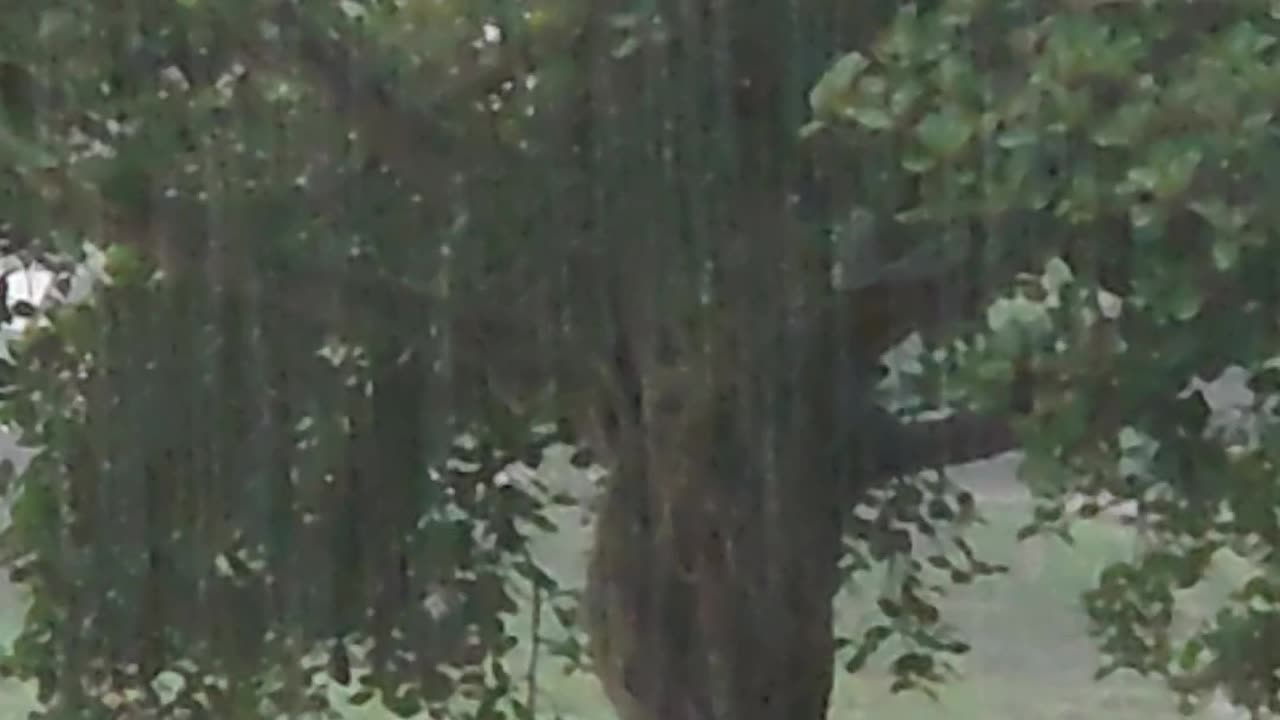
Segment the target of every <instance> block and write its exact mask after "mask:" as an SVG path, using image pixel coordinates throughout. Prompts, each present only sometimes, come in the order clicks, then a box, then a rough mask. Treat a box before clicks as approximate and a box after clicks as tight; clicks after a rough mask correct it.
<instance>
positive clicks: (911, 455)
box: [872, 408, 1018, 478]
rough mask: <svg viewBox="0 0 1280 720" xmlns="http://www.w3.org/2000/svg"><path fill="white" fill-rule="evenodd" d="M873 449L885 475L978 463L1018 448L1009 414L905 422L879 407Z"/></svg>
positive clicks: (961, 414) (970, 414) (959, 414)
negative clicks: (876, 444)
mask: <svg viewBox="0 0 1280 720" xmlns="http://www.w3.org/2000/svg"><path fill="white" fill-rule="evenodd" d="M876 423H877V425H878V427H877V428H876V432H875V434H874V437H876V438H877V439H879V440H880V442H879V445H878V447H876V448H873V450H872V452H873V453H874V455H875V459H876V467H877V469H878V470H879V471H880V473H881V475H882V477H886V478H888V477H896V476H905V475H911V474H913V473H917V472H920V471H922V470H928V469H932V468H941V467H946V466H949V465H960V464H963V463H968V462H975V461H978V460H983V459H986V458H990V457H993V456H995V455H999V454H1001V453H1004V452H1008V451H1010V450H1014V449H1016V448H1017V447H1018V440H1017V437H1016V435H1015V434H1014V432H1013V428H1012V427H1011V425H1010V423H1009V418H1008V417H995V416H990V415H982V414H978V413H973V412H967V411H964V412H956V413H953V414H951V415H949V416H947V417H945V418H942V419H938V420H923V421H913V422H902V421H900V420H898V419H897V418H896V417H894V416H893V415H892V414H891V413H890V412H888V411H887V410H884V409H880V408H878V409H877V417H876Z"/></svg>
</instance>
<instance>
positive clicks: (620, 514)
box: [583, 367, 848, 720]
mask: <svg viewBox="0 0 1280 720" xmlns="http://www.w3.org/2000/svg"><path fill="white" fill-rule="evenodd" d="M807 369H808V370H809V371H811V372H809V373H805V374H807V375H809V376H810V380H809V382H804V383H800V384H799V385H794V386H792V387H793V388H795V389H796V390H797V392H793V393H790V396H791V398H792V399H791V400H790V402H779V403H778V404H777V405H776V406H773V409H774V412H773V413H765V412H764V411H762V409H761V408H760V407H759V406H758V405H757V406H756V407H749V406H746V405H744V401H743V397H752V396H753V392H752V391H753V389H752V388H747V389H743V388H742V387H741V385H742V383H741V382H740V383H739V384H738V385H737V386H733V387H732V391H731V392H730V391H726V389H725V385H720V388H719V389H718V391H715V390H713V391H708V387H712V388H714V387H715V386H716V383H713V382H712V383H708V382H702V383H698V384H696V385H685V387H684V388H683V390H682V391H680V392H675V393H672V394H673V395H674V396H676V397H678V398H679V400H680V403H679V404H680V407H681V408H682V410H681V411H680V412H678V413H675V414H674V415H667V416H663V415H662V414H661V413H659V412H656V411H653V407H654V406H655V405H658V406H660V405H661V404H662V403H661V402H658V403H654V402H647V401H645V402H641V403H639V405H640V406H641V407H642V408H648V409H647V410H646V411H644V412H641V413H640V416H641V417H644V418H649V419H650V421H649V422H637V423H636V424H635V425H632V426H626V425H625V423H624V424H623V425H622V426H619V427H616V428H615V431H614V432H613V433H612V438H611V439H612V442H610V443H609V445H608V447H609V450H610V455H611V461H612V466H613V470H614V472H613V474H612V475H611V476H610V478H609V479H608V481H607V486H606V488H605V492H604V497H603V499H602V505H601V507H600V513H599V516H598V518H597V523H596V531H595V547H594V551H593V555H592V557H591V562H590V566H589V569H588V578H587V589H586V592H585V593H584V603H583V610H584V614H585V618H584V620H585V622H586V625H587V630H588V632H589V634H590V636H591V637H590V639H591V644H590V645H591V652H592V655H593V659H594V660H595V663H596V672H597V674H598V675H599V677H600V679H601V681H602V683H603V684H604V687H605V690H606V692H607V694H608V696H609V699H610V700H611V702H612V703H613V704H614V706H615V708H616V709H617V711H618V714H619V717H621V718H622V719H623V720H757V719H758V720H765V719H770V720H817V719H819V718H824V717H826V713H827V704H828V698H829V695H830V692H831V686H832V664H833V653H834V638H833V628H832V600H833V595H834V593H835V591H836V589H837V587H838V585H839V580H840V574H839V567H838V561H839V555H840V548H841V544H840V541H841V531H842V526H841V520H842V511H841V508H843V507H847V498H844V497H842V496H841V491H840V489H839V488H840V483H839V482H837V479H836V476H837V473H836V472H835V470H836V467H835V466H834V464H833V463H832V462H831V458H832V457H834V456H836V455H837V454H845V453H847V451H848V448H847V447H836V444H835V443H832V442H831V441H832V439H833V436H832V435H831V434H830V429H831V428H832V427H833V426H834V425H835V423H833V422H832V418H831V416H830V415H829V414H828V413H830V412H831V411H832V408H833V407H834V405H833V404H832V403H831V402H830V400H829V398H830V397H831V396H832V392H831V387H830V385H828V384H826V383H825V382H823V380H825V379H826V378H827V377H829V375H826V374H825V373H821V374H820V373H814V372H812V371H814V370H817V368H814V367H809V368H807ZM702 377H703V378H704V379H705V375H704V376H702ZM815 381H816V382H815ZM748 382H750V381H748ZM804 386H807V387H806V388H805V389H806V390H808V389H812V391H813V392H808V391H800V389H801V387H804ZM646 387H648V388H649V389H650V390H651V391H652V384H648V385H647V386H646ZM695 387H696V389H694V388H695ZM759 389H760V388H759V387H756V388H754V390H756V391H758V390H759ZM754 396H755V397H760V394H759V393H758V392H757V393H755V394H754ZM700 398H701V399H702V400H700ZM708 398H710V399H709V400H708ZM670 399H671V398H670V397H669V398H668V400H670ZM833 451H834V452H833Z"/></svg>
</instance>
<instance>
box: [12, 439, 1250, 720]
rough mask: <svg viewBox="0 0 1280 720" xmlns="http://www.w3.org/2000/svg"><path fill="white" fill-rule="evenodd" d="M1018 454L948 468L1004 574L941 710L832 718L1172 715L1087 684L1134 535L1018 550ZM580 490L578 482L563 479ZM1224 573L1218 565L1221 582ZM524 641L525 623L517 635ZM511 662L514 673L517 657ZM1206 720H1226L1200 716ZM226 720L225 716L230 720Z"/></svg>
mask: <svg viewBox="0 0 1280 720" xmlns="http://www.w3.org/2000/svg"><path fill="white" fill-rule="evenodd" d="M1015 467H1016V458H1015V457H1013V456H1004V457H1001V458H997V459H994V460H991V461H986V462H983V463H976V464H974V465H971V466H966V467H962V468H957V469H956V470H955V477H956V479H957V480H958V481H959V482H961V483H962V484H964V485H966V486H967V487H969V488H970V489H972V490H973V491H974V492H975V494H976V495H978V496H979V498H980V502H981V504H982V505H983V506H984V507H985V508H986V515H987V516H988V519H989V521H990V522H989V524H988V525H987V526H985V527H982V528H979V529H978V530H976V531H975V534H974V537H973V540H974V544H975V546H976V547H977V549H978V552H979V553H980V554H982V555H984V556H985V557H986V558H987V559H989V560H992V561H999V562H1008V563H1010V564H1011V565H1012V566H1013V572H1012V573H1011V575H1010V576H1008V577H1005V578H1000V579H996V580H991V581H986V582H981V583H978V584H977V585H975V586H973V587H971V588H968V589H965V590H963V591H961V592H957V593H955V595H954V596H953V597H952V598H950V600H949V601H947V602H946V603H945V605H944V617H946V618H948V619H950V620H951V621H952V622H953V623H954V624H955V625H956V626H958V627H959V628H960V629H961V630H962V631H963V633H964V634H965V636H966V637H968V638H969V639H970V640H971V641H972V643H973V646H974V651H973V653H972V654H971V655H970V656H969V657H968V658H967V659H966V660H965V662H964V665H963V668H962V670H963V673H964V675H963V677H961V678H959V679H957V680H956V681H954V682H953V683H952V684H951V685H950V686H949V687H948V688H947V689H946V690H945V691H944V692H943V694H942V698H941V703H940V704H938V703H934V702H932V701H930V700H928V699H926V698H923V697H921V696H918V695H906V696H892V695H890V694H889V692H888V685H889V683H888V681H887V679H886V677H885V676H884V674H883V672H882V669H883V663H881V665H880V666H878V668H879V669H878V668H877V667H875V666H873V667H872V668H870V669H869V670H867V671H864V672H862V673H860V674H859V675H857V676H856V677H849V676H847V675H844V674H841V675H840V677H839V680H838V684H837V688H836V692H835V696H834V704H833V712H832V718H833V720H860V719H863V718H865V719H867V720H873V719H874V720H940V719H943V718H946V719H947V720H970V719H972V720H1092V719H1094V718H1103V719H1105V718H1115V719H1117V720H1166V719H1167V720H1173V719H1174V718H1178V717H1180V716H1179V715H1178V714H1177V712H1176V710H1175V707H1174V702H1173V699H1172V697H1171V696H1170V695H1168V694H1167V693H1166V692H1165V691H1163V690H1162V689H1161V688H1160V687H1158V686H1156V685H1154V684H1152V683H1148V682H1145V681H1141V680H1140V679H1137V678H1133V677H1113V678H1111V679H1109V680H1107V681H1105V682H1102V683H1095V682H1093V680H1092V677H1091V676H1092V673H1093V671H1094V670H1095V668H1096V667H1097V657H1096V654H1095V652H1094V650H1093V647H1092V645H1091V643H1090V641H1089V639H1088V638H1087V636H1086V634H1085V624H1084V616H1083V613H1082V611H1081V609H1080V607H1079V601H1078V596H1079V593H1080V591H1081V590H1083V589H1084V588H1085V587H1086V586H1088V585H1089V584H1090V583H1091V582H1092V580H1093V578H1094V576H1095V574H1096V573H1097V572H1098V570H1099V569H1101V567H1102V566H1103V565H1104V564H1105V563H1106V562H1107V561H1109V560H1114V559H1119V558H1122V557H1127V556H1128V555H1129V553H1131V552H1132V542H1133V541H1132V533H1131V531H1130V530H1128V529H1126V528H1124V527H1121V526H1119V525H1118V524H1116V523H1114V522H1107V521H1099V522H1094V523H1091V524H1088V525H1084V526H1082V527H1081V529H1080V532H1079V533H1077V546H1076V547H1075V548H1074V549H1073V548H1068V547H1066V546H1064V545H1063V544H1062V543H1060V542H1058V541H1056V540H1032V541H1029V542H1026V543H1022V544H1017V543H1015V542H1014V540H1013V533H1014V532H1015V531H1016V528H1017V527H1018V525H1019V524H1020V523H1021V522H1022V521H1023V520H1025V518H1026V512H1027V506H1028V497H1027V494H1026V493H1025V491H1024V490H1023V489H1022V488H1021V487H1020V486H1019V485H1017V483H1016V481H1015V480H1014V474H1013V473H1014V469H1015ZM569 482H571V483H572V485H573V486H574V487H576V488H578V489H583V485H582V484H581V480H580V479H578V480H572V481H569ZM559 520H560V522H561V525H562V527H561V530H560V531H559V532H558V533H555V534H553V535H550V536H548V537H546V538H544V539H542V541H541V542H540V543H539V547H538V550H537V551H538V554H539V555H540V556H541V557H542V558H543V559H544V560H545V561H546V562H548V563H549V564H550V565H551V566H552V567H553V568H554V569H556V570H557V571H558V572H559V574H560V575H561V577H563V578H565V580H566V581H568V582H570V583H573V582H576V581H579V579H580V578H581V573H582V568H583V563H584V560H585V557H586V551H587V540H588V530H589V528H588V527H587V526H586V525H585V524H584V522H583V517H582V516H581V512H580V511H577V510H572V509H569V510H561V511H560V517H559ZM1231 571H1232V569H1231V568H1224V569H1223V570H1222V573H1223V575H1227V574H1230V573H1231ZM876 587H877V586H876V584H875V579H874V578H868V580H867V582H866V584H865V585H864V587H863V589H862V590H861V591H858V590H849V591H846V592H845V593H844V594H843V595H842V597H841V598H840V600H839V615H838V616H839V625H840V628H841V630H843V631H844V632H846V633H850V634H852V633H857V632H858V631H859V630H860V629H861V628H862V627H864V626H865V625H866V624H867V623H870V622H872V621H873V620H874V619H875V615H874V613H873V601H874V597H875V591H876ZM1218 592H1220V589H1218V588H1213V587H1209V588H1203V589H1201V590H1199V591H1198V592H1196V593H1193V595H1192V596H1191V597H1190V598H1189V599H1188V602H1187V603H1186V605H1187V612H1188V618H1192V617H1193V616H1195V615H1197V614H1199V613H1202V612H1203V611H1204V609H1205V608H1207V607H1209V606H1210V604H1211V603H1212V600H1213V596H1214V595H1215V594H1217V593H1218ZM22 610H23V602H22V598H21V593H20V591H19V590H18V589H17V588H15V587H13V586H12V585H9V584H8V583H6V582H0V640H5V641H7V640H8V639H9V638H11V637H12V636H13V634H14V633H16V630H17V628H18V625H19V623H20V622H21V613H22ZM523 632H525V633H526V637H527V627H526V629H525V630H524V631H523ZM513 662H514V663H515V664H516V667H515V668H513V669H518V670H520V671H521V672H523V670H524V662H523V659H522V658H518V657H517V658H514V659H513ZM544 668H545V670H544V672H542V673H541V680H540V707H542V708H543V709H544V710H546V711H556V712H558V713H560V715H561V717H565V718H580V719H582V720H611V718H612V714H611V712H610V711H609V708H608V705H607V704H606V703H605V702H604V700H603V697H602V695H601V693H600V692H599V690H598V688H597V687H596V684H595V681H594V679H592V678H590V677H584V676H568V677H566V676H565V675H564V674H563V673H562V672H560V671H559V670H558V669H557V668H556V667H555V666H554V664H551V663H544ZM31 702H32V693H31V692H30V690H29V689H28V688H26V687H24V686H22V685H19V684H17V683H14V682H12V681H6V682H3V683H0V720H8V718H15V719H16V718H21V717H23V716H24V715H25V711H26V710H27V709H29V708H30V707H31V704H30V703H31ZM347 717H348V718H351V719H352V720H356V719H359V720H374V719H375V718H377V719H378V720H386V719H387V718H389V717H390V716H389V715H387V714H385V713H383V712H380V711H377V710H374V709H372V708H366V709H361V710H352V711H350V712H349V713H348V715H347ZM1200 717H1203V718H1222V717H1228V716H1226V715H1221V714H1209V713H1202V714H1201V715H1200ZM233 720H234V719H233Z"/></svg>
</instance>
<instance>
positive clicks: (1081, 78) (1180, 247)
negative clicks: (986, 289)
mask: <svg viewBox="0 0 1280 720" xmlns="http://www.w3.org/2000/svg"><path fill="white" fill-rule="evenodd" d="M1085 5H1091V6H1093V7H1087V8H1083V9H1081V8H1072V7H1070V6H1069V4H1067V3H1062V4H1058V3H1020V2H1019V3H999V2H951V3H945V4H944V7H943V8H942V9H941V10H940V11H938V12H935V13H916V12H913V11H910V10H908V11H905V12H903V13H902V14H900V15H899V16H898V18H897V19H896V21H895V22H894V24H893V26H892V28H891V29H890V30H889V31H888V32H887V33H886V34H885V35H884V36H883V37H882V38H881V39H880V41H879V42H878V43H877V45H876V46H875V47H874V49H873V50H872V51H871V52H868V53H865V54H864V53H857V54H854V55H850V56H848V57H846V58H844V59H842V60H841V61H840V62H839V63H838V64H837V66H836V69H835V70H833V71H832V73H831V74H830V75H828V79H827V80H825V81H824V83H823V84H820V85H819V89H818V90H816V91H815V93H814V96H813V100H814V109H815V113H816V119H817V120H818V121H819V123H826V124H828V125H829V126H830V130H831V131H833V132H836V133H838V134H839V135H840V136H841V138H842V139H843V140H844V141H846V142H847V143H849V145H850V146H851V147H852V148H853V149H854V150H855V151H856V153H857V154H856V155H855V156H854V157H858V158H867V157H874V158H878V159H885V160H887V161H886V162H879V163H875V164H872V165H870V166H869V168H868V172H873V173H879V175H878V177H879V178H880V179H881V182H879V183H878V184H877V185H875V187H879V188H883V189H884V194H883V195H881V196H880V197H867V196H864V199H863V202H866V203H867V204H868V205H869V206H871V207H873V208H874V209H875V211H876V212H878V213H880V214H881V216H883V217H886V218H891V219H892V221H893V222H896V223H901V224H902V225H903V226H904V228H905V229H904V236H905V237H908V238H912V239H913V240H914V239H916V238H935V237H936V238H940V239H941V240H942V242H944V243H945V244H947V245H951V246H954V245H958V246H960V247H961V248H963V251H960V250H957V251H956V256H957V257H963V258H968V259H972V258H975V257H987V258H1004V257H1009V256H1010V255H1012V254H1020V253H1021V254H1026V253H1035V254H1045V255H1048V256H1056V257H1055V259H1053V260H1052V261H1050V262H1049V264H1048V265H1047V267H1046V269H1045V272H1044V274H1043V276H1039V275H1040V274H1039V273H1037V274H1036V275H1034V276H1028V277H1025V278H1023V279H1022V280H1019V281H1017V282H1015V283H1014V284H1013V285H1012V286H1011V287H1009V289H1008V290H1007V291H1006V295H1005V297H1004V298H1002V299H1000V300H998V301H997V302H996V303H995V304H993V305H992V306H991V307H990V309H989V310H988V312H987V320H988V326H989V327H988V329H987V330H986V331H985V332H981V333H979V334H978V335H977V336H976V337H970V338H965V339H964V340H963V341H961V342H943V343H939V349H941V350H943V351H944V352H943V353H941V354H940V355H939V356H938V357H937V358H936V359H937V363H934V364H933V367H931V368H930V369H929V370H928V371H926V372H925V373H924V374H923V375H924V376H923V377H921V378H919V380H921V381H922V382H923V383H924V384H923V386H922V387H923V388H924V392H926V393H932V394H933V396H934V397H936V398H938V399H939V400H941V401H943V402H953V403H979V404H980V403H982V402H984V401H990V399H991V398H992V397H993V392H995V393H996V395H995V396H996V397H1000V395H999V393H1000V392H1001V391H1000V390H998V389H999V388H1002V387H1005V386H1007V385H1008V383H1009V382H1010V381H1011V380H1012V379H1013V378H1014V376H1015V375H1016V374H1017V373H1018V372H1024V373H1029V374H1030V375H1031V376H1032V377H1034V378H1035V383H1034V387H1035V391H1034V395H1035V396H1034V403H1033V406H1034V411H1033V413H1032V414H1031V415H1030V416H1029V417H1027V418H1026V419H1025V420H1024V421H1022V422H1021V423H1020V426H1019V435H1020V438H1021V442H1022V444H1023V446H1024V447H1025V448H1026V450H1027V453H1028V454H1027V458H1026V460H1025V462H1024V465H1023V468H1022V473H1023V476H1024V477H1025V478H1026V480H1027V481H1028V482H1029V483H1030V484H1031V487H1032V488H1033V489H1034V490H1035V491H1037V493H1038V495H1039V496H1040V508H1039V509H1038V510H1037V512H1036V518H1035V522H1034V523H1033V524H1032V525H1031V526H1029V528H1028V532H1032V531H1056V532H1062V531H1065V530H1066V529H1067V528H1068V527H1069V523H1070V521H1071V519H1072V518H1075V517H1091V516H1093V515H1095V514H1097V513H1098V512H1099V511H1100V510H1101V509H1105V508H1106V507H1107V506H1110V505H1120V504H1123V503H1125V502H1127V501H1137V503H1138V505H1137V508H1138V513H1139V515H1140V518H1141V522H1142V524H1143V525H1144V526H1145V528H1146V529H1147V532H1148V533H1149V542H1148V543H1147V544H1146V550H1145V552H1143V553H1142V554H1141V555H1140V556H1139V557H1138V558H1136V559H1135V560H1133V561H1132V562H1130V563H1121V564H1117V565H1114V566H1111V567H1109V568H1107V569H1105V570H1104V571H1103V572H1102V574H1101V576H1100V578H1099V581H1098V585H1097V587H1096V588H1095V589H1094V590H1092V591H1091V592H1089V593H1088V594H1087V596H1086V597H1085V606H1086V608H1087V610H1088V613H1089V618H1090V620H1091V622H1092V627H1093V630H1094V632H1095V633H1096V634H1097V637H1098V639H1099V641H1100V643H1101V648H1102V650H1103V651H1104V652H1105V653H1106V655H1107V657H1108V661H1107V665H1106V666H1105V668H1104V669H1103V672H1111V671H1114V670H1116V669H1120V668H1128V669H1133V670H1137V671H1139V672H1143V673H1155V674H1162V675H1167V676H1168V677H1169V678H1170V681H1171V684H1172V686H1173V687H1175V688H1177V689H1178V690H1180V691H1182V692H1185V693H1202V692H1204V691H1207V690H1210V689H1212V688H1214V687H1216V686H1218V685H1221V686H1222V687H1223V688H1224V689H1226V690H1227V691H1228V694H1229V696H1230V697H1231V698H1233V699H1234V700H1235V701H1236V702H1237V703H1239V704H1241V705H1244V706H1247V707H1264V708H1269V709H1271V710H1277V709H1280V694H1278V693H1277V691H1278V690H1280V686H1277V684H1276V683H1277V680H1276V675H1275V670H1276V667H1277V666H1276V655H1275V647H1276V645H1275V643H1274V640H1273V638H1274V637H1275V631H1276V628H1278V627H1280V625H1277V617H1280V616H1277V614H1276V606H1275V599H1276V598H1277V587H1276V585H1275V582H1276V580H1275V562H1276V557H1277V556H1276V550H1277V548H1278V547H1280V544H1278V543H1280V525H1278V524H1277V523H1278V519H1277V514H1276V511H1275V508H1276V506H1277V505H1276V501H1277V496H1276V492H1277V487H1278V486H1277V484H1276V464H1275V463H1276V462H1277V452H1280V447H1278V446H1277V445H1276V439H1277V437H1280V436H1277V434H1276V418H1275V415H1274V412H1275V407H1276V403H1275V393H1276V391H1277V385H1276V383H1275V376H1276V367H1277V366H1276V348H1277V341H1278V340H1280V335H1278V327H1277V324H1276V318H1277V311H1278V310H1280V308H1278V307H1277V294H1276V288H1277V285H1276V282H1275V280H1276V276H1275V271H1276V268H1277V267H1280V254H1278V253H1280V243H1277V237H1276V231H1275V228H1276V227H1277V220H1280V218H1277V217H1276V208H1275V206H1274V205H1273V204H1271V203H1270V202H1269V201H1268V197H1269V193H1270V191H1271V189H1273V188H1274V183H1275V181H1276V168H1277V167H1280V166H1278V165H1277V162H1276V161H1277V157H1278V156H1277V152H1280V143H1278V142H1277V136H1276V117H1275V113H1276V107H1277V105H1276V100H1277V97H1280V95H1278V93H1280V82H1278V80H1277V78H1280V74H1278V73H1277V70H1278V69H1280V67H1278V65H1277V63H1280V55H1277V53H1278V52H1280V46H1278V43H1277V40H1278V39H1280V36H1278V35H1277V33H1280V21H1278V19H1277V16H1276V14H1275V11H1274V8H1273V7H1272V6H1271V4H1269V3H1253V2H1234V3H1225V2H1222V3H1219V2H1209V3H1205V2H1116V3H1086V4H1085ZM822 127H823V126H822V125H821V124H820V125H817V126H814V127H811V128H810V129H809V131H810V132H814V133H817V132H822V131H823V130H822ZM907 188H909V189H910V190H909V191H908V190H907ZM910 193H913V194H910ZM1230 365H1238V366H1241V367H1243V368H1244V369H1246V370H1247V371H1248V373H1249V375H1250V377H1251V378H1252V379H1251V380H1250V388H1251V389H1252V390H1253V391H1254V398H1253V407H1252V409H1251V410H1250V411H1249V412H1248V413H1247V417H1246V418H1245V420H1246V423H1247V427H1246V429H1248V430H1249V431H1250V432H1248V433H1247V434H1243V435H1242V434H1241V433H1238V432H1237V433H1235V434H1232V433H1228V432H1223V429H1222V428H1221V427H1220V426H1215V425H1214V424H1213V423H1212V422H1211V417H1210V414H1211V413H1210V407H1209V403H1208V402H1207V400H1206V398H1205V396H1204V394H1203V391H1202V390H1201V389H1199V388H1198V387H1197V386H1196V385H1195V381H1196V380H1197V379H1199V380H1203V381H1207V380H1212V379H1214V378H1216V377H1218V376H1219V374H1221V373H1222V372H1223V370H1224V369H1225V368H1227V367H1228V366H1230ZM929 376H932V377H929ZM940 381H941V382H940ZM943 383H945V386H944V385H943ZM1224 549H1233V550H1235V551H1237V552H1240V553H1242V554H1245V555H1246V556H1248V557H1250V558H1252V559H1253V560H1254V561H1255V562H1256V567H1257V572H1256V574H1255V575H1254V576H1253V577H1252V578H1251V579H1249V580H1248V581H1247V582H1246V583H1245V584H1243V585H1242V586H1241V587H1240V588H1239V589H1238V592H1237V594H1236V595H1235V596H1234V598H1233V600H1232V601H1231V602H1230V604H1229V605H1227V606H1226V607H1224V608H1222V610H1221V612H1220V613H1219V614H1218V615H1217V616H1216V617H1215V618H1214V619H1213V621H1212V622H1211V623H1209V625H1208V626H1207V627H1203V628H1199V629H1197V631H1196V632H1195V633H1194V634H1193V635H1192V636H1190V637H1185V636H1184V637H1178V636H1176V635H1175V634H1174V633H1173V632H1172V630H1173V619H1174V612H1173V610H1174V606H1175V603H1176V598H1177V597H1178V594H1179V591H1181V590H1185V589H1186V588H1189V587H1191V586H1192V585H1194V584H1195V583H1196V582H1198V581H1199V580H1200V579H1201V578H1202V577H1203V574H1204V572H1205V571H1206V569H1207V568H1208V567H1209V564H1210V562H1211V560H1212V558H1213V557H1214V555H1215V553H1218V552H1219V551H1221V550H1224Z"/></svg>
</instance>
